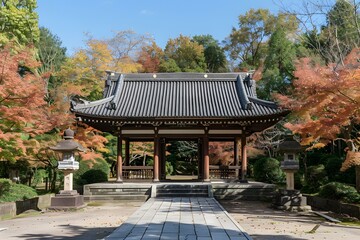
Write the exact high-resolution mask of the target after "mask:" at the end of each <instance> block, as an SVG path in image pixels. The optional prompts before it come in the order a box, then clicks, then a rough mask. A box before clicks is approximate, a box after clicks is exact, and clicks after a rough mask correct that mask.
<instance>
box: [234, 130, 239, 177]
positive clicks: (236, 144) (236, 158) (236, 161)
mask: <svg viewBox="0 0 360 240" xmlns="http://www.w3.org/2000/svg"><path fill="white" fill-rule="evenodd" d="M239 143H240V138H239V137H235V139H234V166H236V167H238V166H240V162H239ZM235 177H236V179H239V169H236V170H235Z"/></svg>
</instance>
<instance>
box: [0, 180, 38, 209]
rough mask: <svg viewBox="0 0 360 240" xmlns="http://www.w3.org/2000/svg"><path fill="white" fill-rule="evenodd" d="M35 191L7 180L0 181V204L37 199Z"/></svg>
mask: <svg viewBox="0 0 360 240" xmlns="http://www.w3.org/2000/svg"><path fill="white" fill-rule="evenodd" d="M37 196H38V195H37V193H36V191H35V189H33V188H31V187H29V186H26V185H23V184H16V183H13V182H11V181H10V180H9V179H0V203H1V202H14V201H21V200H25V199H30V198H34V197H37Z"/></svg>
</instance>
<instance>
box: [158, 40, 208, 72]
mask: <svg viewBox="0 0 360 240" xmlns="http://www.w3.org/2000/svg"><path fill="white" fill-rule="evenodd" d="M164 53H165V57H164V59H163V60H162V63H161V67H160V68H161V69H162V71H164V72H170V71H169V69H166V68H165V67H167V65H168V63H166V62H167V61H169V60H170V59H173V60H174V62H175V63H176V66H177V67H178V68H180V70H181V71H182V72H205V70H206V63H205V57H204V48H203V47H202V46H201V45H199V44H198V43H196V42H193V41H191V39H190V38H189V37H186V36H183V35H180V36H179V37H178V38H175V39H169V41H168V42H167V44H166V47H165V51H164ZM176 66H175V65H174V64H173V63H172V64H170V67H171V68H172V69H177V68H176Z"/></svg>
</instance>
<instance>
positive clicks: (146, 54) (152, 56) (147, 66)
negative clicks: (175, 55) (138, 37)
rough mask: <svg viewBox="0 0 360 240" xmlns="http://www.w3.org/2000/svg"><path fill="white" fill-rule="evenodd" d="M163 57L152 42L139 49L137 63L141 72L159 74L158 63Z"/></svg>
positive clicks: (161, 51)
mask: <svg viewBox="0 0 360 240" xmlns="http://www.w3.org/2000/svg"><path fill="white" fill-rule="evenodd" d="M163 56H164V52H163V50H162V49H161V48H160V47H159V46H157V45H156V43H155V42H153V43H152V44H151V45H149V46H145V47H143V48H142V49H141V52H140V53H139V58H138V60H137V62H138V63H139V64H141V65H142V70H141V71H142V72H147V73H152V72H154V73H156V72H159V68H160V61H161V58H163Z"/></svg>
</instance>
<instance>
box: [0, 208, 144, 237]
mask: <svg viewBox="0 0 360 240" xmlns="http://www.w3.org/2000/svg"><path fill="white" fill-rule="evenodd" d="M141 205H142V202H117V203H115V202H109V203H101V204H90V206H87V207H86V208H84V209H81V210H78V211H72V212H70V211H69V212H63V211H59V212H44V213H38V212H30V213H26V214H21V215H19V217H17V218H14V219H10V220H4V221H0V239H1V240H3V239H4V240H5V239H6V240H8V239H9V240H10V239H33V240H35V239H49V240H50V239H52V240H53V239H84V240H85V239H86V240H91V239H102V238H103V237H105V236H107V235H109V234H110V233H111V232H112V231H114V230H115V229H116V228H117V227H118V226H120V225H121V224H122V223H123V222H124V221H125V220H126V219H127V218H128V217H129V216H130V215H131V214H133V213H134V212H135V211H136V210H137V209H138V208H139V207H140V206H141Z"/></svg>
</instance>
